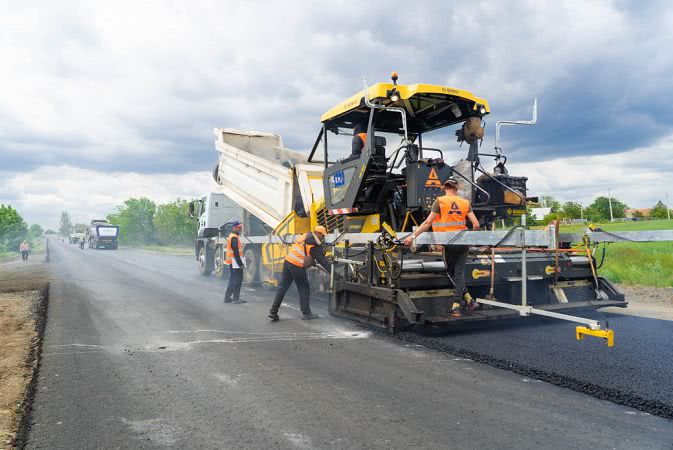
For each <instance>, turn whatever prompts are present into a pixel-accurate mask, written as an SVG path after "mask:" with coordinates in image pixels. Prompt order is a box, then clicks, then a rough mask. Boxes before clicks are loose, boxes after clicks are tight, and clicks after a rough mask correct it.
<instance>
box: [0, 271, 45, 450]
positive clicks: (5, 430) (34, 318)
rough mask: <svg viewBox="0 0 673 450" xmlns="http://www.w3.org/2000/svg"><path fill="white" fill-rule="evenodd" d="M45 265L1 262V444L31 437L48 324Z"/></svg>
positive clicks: (18, 443) (18, 441) (16, 442)
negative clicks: (35, 397)
mask: <svg viewBox="0 0 673 450" xmlns="http://www.w3.org/2000/svg"><path fill="white" fill-rule="evenodd" d="M47 286H48V277H47V274H46V270H45V267H44V263H42V262H38V261H31V262H29V263H23V262H22V261H11V262H7V263H3V264H0V342H2V343H3V345H2V346H0V442H2V443H3V444H4V445H5V446H7V447H14V446H17V447H21V446H22V443H23V442H24V441H25V437H26V435H27V429H28V424H29V421H30V411H31V404H32V398H33V395H34V393H35V387H36V380H37V370H38V367H39V356H40V348H41V342H42V336H43V334H44V333H43V332H44V325H45V321H46V309H47V308H46V306H47V292H48V289H47Z"/></svg>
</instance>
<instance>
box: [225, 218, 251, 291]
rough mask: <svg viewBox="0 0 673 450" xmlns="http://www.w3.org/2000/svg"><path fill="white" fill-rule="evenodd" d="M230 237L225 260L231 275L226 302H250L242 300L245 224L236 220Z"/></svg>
mask: <svg viewBox="0 0 673 450" xmlns="http://www.w3.org/2000/svg"><path fill="white" fill-rule="evenodd" d="M232 225H233V228H232V230H231V233H229V238H228V239H227V256H226V259H225V260H224V263H225V264H228V265H229V270H230V276H229V284H227V290H226V292H225V293H224V303H248V302H247V301H246V300H241V285H242V284H243V268H244V267H245V262H243V258H242V257H241V254H242V253H243V244H242V243H241V230H242V229H243V224H241V222H238V221H236V222H234V223H233V224H232Z"/></svg>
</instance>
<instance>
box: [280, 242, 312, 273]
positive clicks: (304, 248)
mask: <svg viewBox="0 0 673 450" xmlns="http://www.w3.org/2000/svg"><path fill="white" fill-rule="evenodd" d="M306 236H308V234H305V235H304V236H302V237H300V238H299V239H297V241H296V242H295V243H294V244H292V247H290V251H289V252H287V256H286V257H285V261H287V262H289V263H290V264H293V265H295V266H297V267H304V261H306V253H310V252H311V248H313V247H314V246H313V245H306Z"/></svg>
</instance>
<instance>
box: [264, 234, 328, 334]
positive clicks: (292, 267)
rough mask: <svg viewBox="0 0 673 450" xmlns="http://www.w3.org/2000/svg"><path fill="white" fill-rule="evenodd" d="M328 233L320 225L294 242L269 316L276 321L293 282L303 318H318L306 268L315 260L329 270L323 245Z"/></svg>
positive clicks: (284, 265) (286, 259) (286, 258)
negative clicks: (312, 306) (312, 300)
mask: <svg viewBox="0 0 673 450" xmlns="http://www.w3.org/2000/svg"><path fill="white" fill-rule="evenodd" d="M326 235H327V230H326V229H325V227H323V226H320V225H318V226H317V227H315V229H314V230H313V233H306V234H305V235H304V236H302V237H300V238H299V239H298V240H297V241H295V242H294V243H293V244H292V247H290V250H289V251H288V253H287V256H286V257H285V262H284V263H283V275H282V277H281V280H280V286H278V291H277V292H276V297H275V298H274V300H273V304H272V305H271V310H270V311H269V318H270V319H271V320H273V321H274V322H275V321H277V320H278V319H279V317H278V309H279V308H280V304H281V303H283V298H284V297H285V293H286V292H287V290H288V289H290V286H291V285H292V282H293V281H294V284H296V285H297V291H298V292H299V307H300V309H301V312H302V319H304V320H310V319H317V318H318V315H317V314H313V313H312V312H311V305H310V301H311V290H310V287H309V284H308V276H307V275H306V269H307V268H309V267H311V266H312V265H313V264H314V262H318V263H319V264H320V265H321V266H323V268H325V270H329V267H330V262H329V261H328V260H327V258H326V257H325V253H324V252H323V249H322V245H323V241H324V239H325V236H326Z"/></svg>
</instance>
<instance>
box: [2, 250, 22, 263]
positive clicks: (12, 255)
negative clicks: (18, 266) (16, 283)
mask: <svg viewBox="0 0 673 450" xmlns="http://www.w3.org/2000/svg"><path fill="white" fill-rule="evenodd" d="M18 257H19V254H18V253H16V252H0V263H3V262H7V261H13V260H15V259H17V258H18Z"/></svg>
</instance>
